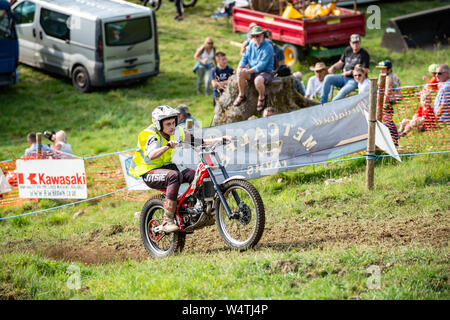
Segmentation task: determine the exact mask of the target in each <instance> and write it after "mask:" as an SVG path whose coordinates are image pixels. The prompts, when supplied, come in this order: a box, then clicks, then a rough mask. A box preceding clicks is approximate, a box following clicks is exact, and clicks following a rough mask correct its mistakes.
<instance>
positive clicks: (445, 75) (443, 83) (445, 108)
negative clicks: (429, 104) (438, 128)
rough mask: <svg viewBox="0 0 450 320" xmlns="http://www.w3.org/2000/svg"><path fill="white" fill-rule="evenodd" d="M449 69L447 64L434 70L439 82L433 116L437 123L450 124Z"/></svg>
mask: <svg viewBox="0 0 450 320" xmlns="http://www.w3.org/2000/svg"><path fill="white" fill-rule="evenodd" d="M449 72H450V69H449V67H448V65H447V64H441V65H439V66H438V67H437V69H436V77H437V79H438V80H439V91H438V93H437V95H436V99H435V100H434V114H435V115H436V117H437V119H438V121H439V122H444V123H448V122H450V114H449V105H450V74H449Z"/></svg>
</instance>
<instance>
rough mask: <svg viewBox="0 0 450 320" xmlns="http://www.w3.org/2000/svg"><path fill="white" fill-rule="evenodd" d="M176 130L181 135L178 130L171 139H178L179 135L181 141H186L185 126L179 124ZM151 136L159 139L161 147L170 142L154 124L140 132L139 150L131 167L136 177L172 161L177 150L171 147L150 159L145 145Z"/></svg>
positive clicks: (130, 170)
mask: <svg viewBox="0 0 450 320" xmlns="http://www.w3.org/2000/svg"><path fill="white" fill-rule="evenodd" d="M175 130H178V132H179V136H178V134H177V132H175V133H176V134H174V135H171V136H170V141H176V140H177V136H178V138H181V141H184V138H185V136H186V135H185V132H184V130H183V128H181V127H180V126H178V127H177V128H176V129H175ZM150 136H154V137H155V138H156V139H157V140H158V145H159V147H160V148H161V147H164V146H166V145H167V143H168V142H169V141H167V140H166V139H165V138H164V137H163V136H162V134H161V133H160V132H159V131H158V130H157V129H156V128H155V127H154V126H153V125H151V126H150V127H148V128H146V129H144V130H142V131H141V132H140V133H139V136H138V145H137V146H138V149H139V150H137V151H136V152H135V153H134V156H133V159H132V161H131V164H130V169H129V173H130V174H131V175H132V176H133V177H135V178H137V177H140V176H142V175H143V174H145V173H147V172H149V171H150V170H153V169H157V168H160V167H162V166H164V165H166V164H169V163H171V162H172V154H173V152H174V151H175V150H174V149H172V148H169V149H168V150H167V151H166V152H164V153H163V154H162V155H161V156H160V157H158V158H156V159H153V160H150V158H149V157H148V155H146V154H145V147H146V145H147V141H148V139H149V138H150Z"/></svg>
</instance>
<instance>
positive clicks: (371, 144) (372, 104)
mask: <svg viewBox="0 0 450 320" xmlns="http://www.w3.org/2000/svg"><path fill="white" fill-rule="evenodd" d="M376 113H377V79H370V91H369V119H368V120H369V126H368V127H369V130H368V131H369V132H368V134H369V137H368V139H367V155H368V156H367V158H366V159H367V160H366V188H367V189H369V190H370V189H373V185H374V166H375V157H374V156H373V155H375V127H376V123H377V119H376Z"/></svg>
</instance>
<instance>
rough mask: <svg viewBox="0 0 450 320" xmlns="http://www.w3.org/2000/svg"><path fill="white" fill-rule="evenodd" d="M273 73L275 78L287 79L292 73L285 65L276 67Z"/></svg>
mask: <svg viewBox="0 0 450 320" xmlns="http://www.w3.org/2000/svg"><path fill="white" fill-rule="evenodd" d="M274 73H275V77H287V76H290V75H291V74H292V71H291V68H289V67H288V66H287V65H285V64H282V65H281V66H278V68H277V69H276V70H275V71H274Z"/></svg>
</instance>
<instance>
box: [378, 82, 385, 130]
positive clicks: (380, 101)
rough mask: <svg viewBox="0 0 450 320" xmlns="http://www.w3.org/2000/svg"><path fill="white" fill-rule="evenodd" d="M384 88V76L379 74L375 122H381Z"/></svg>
mask: <svg viewBox="0 0 450 320" xmlns="http://www.w3.org/2000/svg"><path fill="white" fill-rule="evenodd" d="M385 88H386V75H385V74H380V75H379V76H378V90H379V91H380V92H379V93H378V94H377V120H378V121H380V122H382V121H383V106H384V96H385V94H384V89H385Z"/></svg>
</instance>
